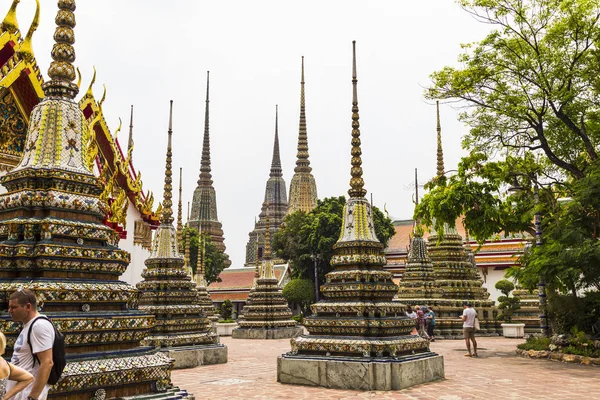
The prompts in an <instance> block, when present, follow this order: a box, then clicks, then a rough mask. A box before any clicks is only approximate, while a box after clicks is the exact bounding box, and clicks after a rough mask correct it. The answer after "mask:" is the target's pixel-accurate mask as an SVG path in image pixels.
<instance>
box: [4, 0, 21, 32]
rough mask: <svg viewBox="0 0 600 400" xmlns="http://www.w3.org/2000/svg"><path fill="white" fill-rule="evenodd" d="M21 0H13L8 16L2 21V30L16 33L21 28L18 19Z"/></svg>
mask: <svg viewBox="0 0 600 400" xmlns="http://www.w3.org/2000/svg"><path fill="white" fill-rule="evenodd" d="M20 1H21V0H13V2H12V5H11V6H10V9H9V10H8V13H7V14H6V17H4V20H3V21H2V25H0V28H2V31H4V32H8V33H13V34H14V33H16V32H17V31H18V30H19V23H18V21H17V6H18V5H19V2H20Z"/></svg>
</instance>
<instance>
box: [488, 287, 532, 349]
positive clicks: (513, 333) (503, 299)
mask: <svg viewBox="0 0 600 400" xmlns="http://www.w3.org/2000/svg"><path fill="white" fill-rule="evenodd" d="M495 288H496V289H498V290H499V291H500V292H502V294H503V296H500V297H498V303H499V304H498V309H499V310H500V311H501V313H500V315H498V319H500V320H502V321H504V323H503V324H502V325H501V326H502V335H503V336H504V337H510V338H522V337H523V336H525V324H522V323H512V317H513V315H514V313H515V311H517V310H518V309H520V308H521V299H520V298H519V297H518V296H512V297H511V295H510V292H512V291H513V289H514V288H515V285H514V284H513V283H512V282H511V281H509V280H508V279H502V280H500V281H498V282H496V285H495Z"/></svg>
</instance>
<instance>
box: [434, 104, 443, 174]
mask: <svg viewBox="0 0 600 400" xmlns="http://www.w3.org/2000/svg"><path fill="white" fill-rule="evenodd" d="M435 105H436V108H437V176H438V177H440V176H443V175H444V151H443V150H442V125H441V123H440V102H439V101H436V102H435Z"/></svg>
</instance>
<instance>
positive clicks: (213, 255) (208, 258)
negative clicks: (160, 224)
mask: <svg viewBox="0 0 600 400" xmlns="http://www.w3.org/2000/svg"><path fill="white" fill-rule="evenodd" d="M183 234H184V237H185V235H186V234H187V235H189V237H188V245H189V246H190V264H191V267H192V270H193V271H194V273H196V267H197V266H198V247H199V246H198V244H199V243H200V242H201V239H203V240H204V246H205V248H204V257H205V260H204V265H205V269H206V283H207V284H209V285H210V284H211V283H213V282H221V279H220V278H219V274H220V273H221V272H222V271H223V270H224V269H225V256H224V255H223V252H221V251H219V249H217V247H216V246H215V244H214V243H213V242H212V240H211V239H210V235H207V234H202V235H199V234H198V231H197V230H195V229H193V228H190V227H185V228H184V229H183ZM200 250H201V253H202V249H201V248H200Z"/></svg>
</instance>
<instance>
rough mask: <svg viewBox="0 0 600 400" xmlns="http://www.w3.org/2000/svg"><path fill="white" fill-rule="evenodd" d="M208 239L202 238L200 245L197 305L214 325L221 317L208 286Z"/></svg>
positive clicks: (197, 272)
mask: <svg viewBox="0 0 600 400" xmlns="http://www.w3.org/2000/svg"><path fill="white" fill-rule="evenodd" d="M205 240H206V238H205V237H204V236H200V243H199V245H198V263H197V266H196V277H195V281H196V291H197V292H198V299H197V303H198V305H199V306H200V307H201V309H202V313H203V314H204V315H205V316H206V318H208V319H209V320H210V321H211V322H212V323H216V322H217V321H218V320H219V316H218V315H217V313H216V312H215V306H214V304H213V302H212V299H211V298H210V293H208V289H207V286H208V285H207V284H206V262H205V260H206V242H205Z"/></svg>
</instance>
